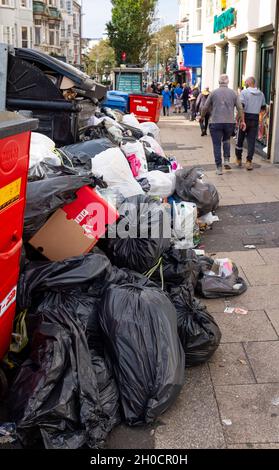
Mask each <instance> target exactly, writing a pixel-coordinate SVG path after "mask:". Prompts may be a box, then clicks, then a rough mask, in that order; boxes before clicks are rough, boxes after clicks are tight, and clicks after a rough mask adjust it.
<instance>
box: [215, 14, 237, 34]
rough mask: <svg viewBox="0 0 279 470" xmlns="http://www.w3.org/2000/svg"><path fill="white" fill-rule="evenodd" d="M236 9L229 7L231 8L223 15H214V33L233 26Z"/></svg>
mask: <svg viewBox="0 0 279 470" xmlns="http://www.w3.org/2000/svg"><path fill="white" fill-rule="evenodd" d="M235 15H236V11H235V9H234V8H229V10H227V11H224V13H222V15H220V16H217V15H216V16H215V17H214V33H218V32H219V31H223V30H224V29H226V28H229V27H230V26H233V25H234V23H235Z"/></svg>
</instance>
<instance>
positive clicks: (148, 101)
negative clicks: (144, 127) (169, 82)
mask: <svg viewBox="0 0 279 470" xmlns="http://www.w3.org/2000/svg"><path fill="white" fill-rule="evenodd" d="M129 99H130V113H134V114H135V115H136V117H137V119H138V120H139V121H140V122H158V121H159V119H160V114H161V110H162V105H163V97H162V96H160V95H156V94H153V93H143V94H140V93H139V94H131V95H130V96H129Z"/></svg>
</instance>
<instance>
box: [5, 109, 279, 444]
mask: <svg viewBox="0 0 279 470" xmlns="http://www.w3.org/2000/svg"><path fill="white" fill-rule="evenodd" d="M160 128H161V139H162V144H163V147H164V149H165V151H166V153H167V155H175V156H176V157H177V158H178V160H179V161H180V162H181V163H182V164H183V166H185V167H192V166H198V167H202V168H204V170H205V172H206V178H207V179H208V181H210V182H212V183H214V184H215V185H216V187H217V189H218V191H219V194H220V208H219V209H218V212H217V213H218V216H219V218H220V222H218V223H215V224H214V226H213V229H212V230H210V231H208V232H206V233H205V234H204V235H203V237H202V243H203V244H204V246H205V250H206V252H207V254H208V255H210V256H213V257H218V258H222V257H230V258H231V259H232V260H233V261H235V263H236V264H237V265H238V267H239V270H240V275H241V276H242V277H244V278H245V279H246V281H247V283H248V285H249V288H248V290H247V292H246V293H245V294H243V295H242V296H241V297H236V298H234V299H233V300H232V299H220V300H208V301H206V302H205V303H206V305H207V307H208V309H209V312H210V313H211V314H212V315H213V316H214V317H215V319H216V320H217V322H218V324H219V326H220V329H221V331H222V342H221V345H220V347H219V349H218V350H217V352H216V354H215V355H214V357H213V358H212V359H211V360H210V362H209V363H207V364H205V365H203V366H201V367H197V368H193V369H187V370H186V371H185V386H184V388H183V390H182V392H181V394H180V396H179V398H178V400H177V401H176V403H175V404H174V406H173V407H172V408H171V409H170V410H169V411H168V412H167V413H165V414H164V415H163V416H161V417H160V419H159V420H158V422H157V423H156V425H153V426H147V427H138V428H128V427H126V426H125V425H120V426H118V427H117V428H115V429H114V430H113V431H112V432H111V433H110V435H109V437H108V440H107V444H106V447H107V448H108V449H279V226H278V225H279V185H278V182H279V168H278V167H276V166H274V165H271V164H270V163H268V162H266V161H264V160H262V159H261V158H260V157H257V158H256V159H255V166H256V168H255V170H254V171H253V172H247V171H246V170H245V169H242V170H239V169H238V168H233V170H232V171H230V172H227V173H226V174H224V175H223V176H219V177H217V175H216V174H215V166H214V164H213V154H212V145H211V139H210V137H209V136H208V137H203V138H202V137H201V136H200V130H199V126H198V125H197V123H190V122H189V121H187V120H186V119H185V116H184V115H181V116H179V115H172V116H170V117H168V118H162V119H161V121H160ZM232 154H233V152H232ZM247 245H254V246H255V248H254V249H247V248H246V246H247ZM228 305H231V306H233V307H243V308H245V309H247V310H248V312H249V313H248V315H247V316H240V315H234V314H225V313H224V310H225V307H227V306H228ZM5 411H6V410H5V408H2V409H1V408H0V420H3V421H5V420H6V419H8V417H7V416H6V415H5ZM16 446H17V445H12V446H11V447H12V448H14V447H16ZM4 447H9V446H4Z"/></svg>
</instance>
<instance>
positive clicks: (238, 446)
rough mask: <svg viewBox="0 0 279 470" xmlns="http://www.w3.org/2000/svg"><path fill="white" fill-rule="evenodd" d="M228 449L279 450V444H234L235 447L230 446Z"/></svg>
mask: <svg viewBox="0 0 279 470" xmlns="http://www.w3.org/2000/svg"><path fill="white" fill-rule="evenodd" d="M228 449H262V450H264V449H270V450H272V449H279V444H278V443H273V444H257V443H255V444H251V443H249V442H247V444H233V445H228Z"/></svg>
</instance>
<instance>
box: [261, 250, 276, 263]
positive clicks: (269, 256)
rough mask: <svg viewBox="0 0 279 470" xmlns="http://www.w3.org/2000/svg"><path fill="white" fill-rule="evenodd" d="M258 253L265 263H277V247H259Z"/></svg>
mask: <svg viewBox="0 0 279 470" xmlns="http://www.w3.org/2000/svg"><path fill="white" fill-rule="evenodd" d="M259 254H260V255H261V257H262V258H263V260H264V261H265V263H266V264H279V248H264V249H260V250H259Z"/></svg>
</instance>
